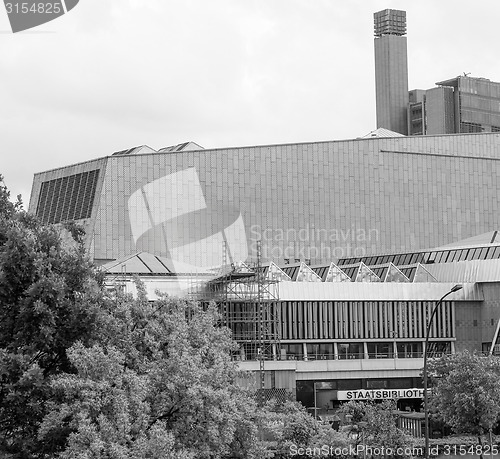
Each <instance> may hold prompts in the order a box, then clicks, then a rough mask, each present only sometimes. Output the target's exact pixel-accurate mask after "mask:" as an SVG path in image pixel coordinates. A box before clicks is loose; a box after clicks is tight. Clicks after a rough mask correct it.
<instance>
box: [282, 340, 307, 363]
mask: <svg viewBox="0 0 500 459" xmlns="http://www.w3.org/2000/svg"><path fill="white" fill-rule="evenodd" d="M303 358H304V348H303V346H302V343H298V344H282V345H281V359H282V360H302V359H303Z"/></svg>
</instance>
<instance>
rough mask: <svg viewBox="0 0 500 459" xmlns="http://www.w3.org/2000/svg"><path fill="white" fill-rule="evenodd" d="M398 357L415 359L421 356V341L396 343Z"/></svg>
mask: <svg viewBox="0 0 500 459" xmlns="http://www.w3.org/2000/svg"><path fill="white" fill-rule="evenodd" d="M397 348H398V358H399V359H416V358H421V357H422V343H420V342H402V343H397Z"/></svg>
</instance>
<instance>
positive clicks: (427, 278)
mask: <svg viewBox="0 0 500 459" xmlns="http://www.w3.org/2000/svg"><path fill="white" fill-rule="evenodd" d="M413 282H437V279H436V278H435V277H434V276H433V275H432V274H431V273H430V272H429V271H427V269H425V268H424V266H423V265H422V264H421V263H418V264H417V269H416V271H415V277H414V278H413Z"/></svg>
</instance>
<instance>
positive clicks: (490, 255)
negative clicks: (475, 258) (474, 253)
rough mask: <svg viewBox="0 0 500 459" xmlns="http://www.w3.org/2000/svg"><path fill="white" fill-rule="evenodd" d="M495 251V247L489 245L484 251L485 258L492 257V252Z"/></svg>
mask: <svg viewBox="0 0 500 459" xmlns="http://www.w3.org/2000/svg"><path fill="white" fill-rule="evenodd" d="M494 252H495V247H489V248H488V252H486V258H485V260H490V259H492V258H493V253H494Z"/></svg>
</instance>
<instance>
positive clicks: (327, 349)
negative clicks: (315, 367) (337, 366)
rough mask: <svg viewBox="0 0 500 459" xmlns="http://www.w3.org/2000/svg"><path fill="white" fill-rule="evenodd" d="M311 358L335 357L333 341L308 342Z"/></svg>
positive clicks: (308, 353)
mask: <svg viewBox="0 0 500 459" xmlns="http://www.w3.org/2000/svg"><path fill="white" fill-rule="evenodd" d="M307 358H308V359H309V360H332V359H334V358H335V354H334V351H333V343H320V344H307Z"/></svg>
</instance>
